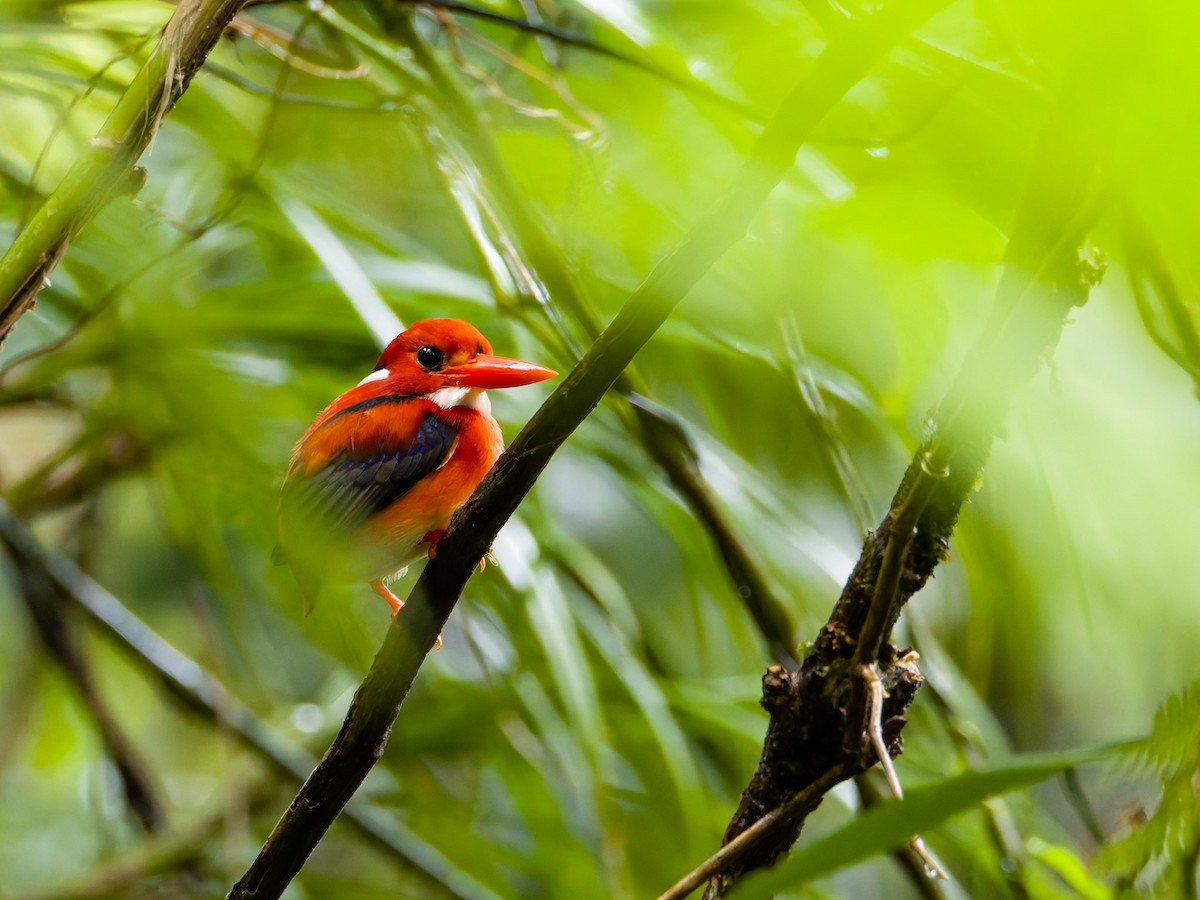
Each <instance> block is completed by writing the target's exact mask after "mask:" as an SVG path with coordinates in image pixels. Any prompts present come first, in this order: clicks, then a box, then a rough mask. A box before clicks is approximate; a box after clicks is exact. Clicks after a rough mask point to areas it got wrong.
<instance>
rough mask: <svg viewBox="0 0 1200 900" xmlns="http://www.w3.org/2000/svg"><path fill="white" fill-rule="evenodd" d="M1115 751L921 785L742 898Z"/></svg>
mask: <svg viewBox="0 0 1200 900" xmlns="http://www.w3.org/2000/svg"><path fill="white" fill-rule="evenodd" d="M1113 752H1114V751H1113V748H1112V747H1104V748H1089V749H1085V750H1074V751H1069V752H1066V753H1048V754H1037V755H1030V756H1024V757H1015V758H1014V759H1012V760H1010V761H1009V762H1007V763H1006V764H1004V765H1001V766H998V767H996V768H994V769H985V770H983V771H978V772H963V773H962V774H959V775H953V776H951V777H949V778H943V779H940V780H938V781H933V782H930V783H929V784H922V785H918V786H917V787H915V788H913V789H912V790H911V791H909V792H908V794H907V795H906V796H905V797H904V799H903V800H897V801H889V802H887V803H882V804H880V805H879V806H877V807H875V808H873V809H870V810H868V811H867V812H865V813H863V814H862V815H861V816H859V817H858V818H857V819H855V820H854V821H853V822H851V823H849V824H848V825H846V826H844V827H842V828H839V829H838V830H837V831H834V832H833V833H831V834H828V835H825V836H824V837H822V838H820V839H819V840H816V841H814V842H813V843H811V844H809V845H808V846H807V847H804V848H802V849H801V850H799V851H797V852H796V853H795V854H793V855H792V857H791V858H790V859H788V860H787V861H786V862H784V863H783V864H781V865H779V866H777V867H776V868H775V869H773V870H771V871H769V872H762V873H759V874H756V875H753V876H751V877H749V878H746V879H745V880H744V881H742V883H741V884H740V885H739V886H738V892H737V895H738V896H742V897H766V896H769V895H770V894H773V893H775V892H777V891H781V890H784V889H788V888H794V887H798V886H800V885H802V884H807V883H808V882H811V881H814V880H816V879H817V878H821V877H824V876H826V875H829V874H831V873H833V872H836V871H837V870H838V869H841V868H844V867H846V866H849V865H853V864H854V863H858V862H862V861H863V860H865V859H869V858H871V857H872V856H875V855H877V854H879V853H885V852H887V851H889V850H891V849H893V848H895V847H900V846H902V845H903V844H905V843H907V842H908V841H909V839H910V838H912V837H913V836H914V835H916V834H920V833H922V832H927V831H930V830H931V829H933V828H936V827H937V826H938V825H940V824H941V823H942V822H944V821H946V820H947V819H948V818H950V817H951V816H953V815H955V814H957V813H960V812H963V811H964V810H967V809H970V808H971V807H973V806H975V805H977V804H979V803H981V802H983V801H984V800H985V799H987V798H988V797H991V796H993V795H994V794H1003V793H1007V792H1008V791H1016V790H1020V789H1022V788H1027V787H1030V786H1031V785H1034V784H1037V783H1038V782H1039V781H1044V780H1045V779H1047V778H1049V777H1050V776H1052V775H1057V774H1058V773H1059V772H1062V771H1063V770H1065V769H1069V768H1072V767H1073V766H1078V765H1082V764H1084V763H1089V762H1096V761H1098V760H1101V759H1104V758H1106V757H1107V756H1109V755H1110V754H1111V753H1113Z"/></svg>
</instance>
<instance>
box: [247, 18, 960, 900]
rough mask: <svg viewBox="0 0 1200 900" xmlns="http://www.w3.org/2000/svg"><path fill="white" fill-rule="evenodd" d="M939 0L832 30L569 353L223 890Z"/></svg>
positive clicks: (281, 844)
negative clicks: (856, 92)
mask: <svg viewBox="0 0 1200 900" xmlns="http://www.w3.org/2000/svg"><path fill="white" fill-rule="evenodd" d="M944 2H945V0H912V2H908V3H903V4H897V5H893V6H889V7H888V8H887V9H886V10H884V11H883V12H882V13H880V14H878V15H876V16H873V17H872V18H871V19H870V20H869V21H868V22H867V23H866V24H865V25H864V26H863V27H862V28H861V30H858V31H856V39H848V40H846V41H842V42H839V44H838V45H837V47H836V48H831V49H830V50H829V51H828V52H826V53H825V54H823V55H822V56H821V57H820V59H819V60H818V61H817V63H816V65H815V66H814V68H813V70H812V72H811V73H810V74H809V75H808V76H806V77H805V78H804V79H803V80H802V81H801V82H800V83H799V84H798V85H797V86H796V87H795V88H794V89H793V90H792V92H791V93H790V94H789V95H788V96H787V98H786V99H785V100H784V102H783V104H782V106H781V107H780V109H779V111H778V112H777V113H776V114H775V116H774V117H773V118H772V120H771V122H770V123H769V124H768V125H767V127H766V128H765V129H764V131H763V133H762V134H761V135H760V137H759V138H758V141H757V142H756V143H755V146H754V149H753V151H752V153H751V155H750V157H749V158H748V159H747V161H746V163H745V165H744V166H743V168H742V170H741V171H740V172H739V174H738V176H737V177H736V178H735V181H734V183H733V185H732V186H731V188H730V189H729V190H728V191H727V192H726V194H725V195H724V198H723V200H722V202H721V203H720V204H719V205H718V206H717V208H716V209H715V210H714V212H713V213H712V214H710V215H709V216H708V217H706V218H704V219H702V220H701V221H700V223H699V224H698V225H696V226H695V227H694V228H693V229H692V230H691V231H690V232H689V233H688V235H687V236H686V237H685V238H684V239H683V241H682V242H681V243H680V244H679V245H678V246H677V247H676V248H675V249H674V251H673V252H671V253H670V254H669V255H668V256H667V257H666V258H665V259H663V261H662V262H660V263H659V264H658V266H656V267H655V269H654V270H653V271H652V272H651V273H650V275H649V276H648V277H647V279H646V280H645V281H644V282H643V283H642V285H641V286H640V287H639V288H638V289H637V290H636V291H635V292H634V293H633V294H632V296H631V297H630V298H629V300H628V301H627V302H626V303H625V305H624V306H623V307H622V308H621V311H620V312H619V313H618V314H617V316H616V318H615V319H614V320H613V321H612V323H611V324H610V325H609V326H608V328H606V329H605V331H604V332H603V333H602V334H601V335H600V337H599V338H598V339H597V340H596V342H595V343H594V344H593V345H592V346H591V348H590V349H589V350H588V351H587V353H585V354H584V356H583V358H582V359H581V360H580V362H579V364H578V365H577V366H576V367H575V368H574V369H573V370H572V372H571V373H570V374H569V375H568V376H567V378H566V379H565V380H564V381H563V383H562V384H561V385H560V386H559V387H558V388H557V389H556V390H555V391H554V393H553V394H551V396H550V397H549V399H548V400H547V401H546V402H545V403H544V404H543V405H542V407H541V409H539V410H538V412H537V413H536V414H535V415H534V417H533V418H532V419H531V420H530V422H529V423H528V424H527V425H526V427H525V428H524V429H523V430H522V432H521V433H520V434H519V435H518V436H517V438H516V440H515V441H514V442H513V444H512V446H511V447H509V448H508V450H506V451H505V452H504V454H503V455H502V456H501V457H500V459H499V460H498V461H497V463H496V465H495V467H494V468H493V469H492V471H491V472H490V473H489V474H488V476H487V477H486V478H485V479H484V481H483V483H482V484H481V485H480V486H479V488H478V489H477V490H476V491H475V493H474V494H473V495H472V498H471V499H470V500H469V501H468V502H467V504H466V505H465V506H464V507H463V508H462V509H460V510H459V511H458V513H457V514H456V515H455V517H454V519H453V521H452V522H451V523H450V527H449V529H448V530H447V532H446V535H445V536H444V537H443V539H442V542H441V544H440V545H439V547H438V555H437V557H436V558H435V559H433V560H432V561H431V562H429V563H428V564H427V565H426V567H425V569H424V571H423V572H422V573H421V576H420V578H419V579H418V581H417V583H416V585H415V586H414V588H413V590H412V593H411V594H410V597H409V602H408V603H406V604H405V605H404V607H403V608H402V609H401V610H400V612H399V613H398V614H397V615H396V617H395V618H394V619H393V622H392V626H391V627H390V628H389V629H388V633H387V636H386V637H385V639H384V642H383V645H382V646H381V648H380V650H379V653H378V654H377V655H376V657H375V661H374V663H373V664H372V666H371V670H370V671H369V672H368V673H367V676H366V678H365V679H364V680H363V682H362V684H361V685H360V686H359V689H358V691H357V692H356V694H355V696H354V699H353V700H352V701H351V704H350V709H349V711H348V713H347V716H346V720H345V722H344V723H343V725H342V730H341V732H340V733H339V734H338V736H337V738H336V739H335V740H334V743H333V745H332V746H331V747H330V748H329V750H328V751H326V753H325V756H324V757H323V758H322V760H321V762H320V763H319V764H318V766H317V768H316V769H315V770H314V771H313V773H312V775H311V776H310V777H309V779H308V780H307V781H306V782H305V784H304V786H303V787H302V788H301V789H300V792H299V794H297V796H296V798H295V799H294V800H293V802H292V804H291V806H289V808H288V809H287V810H286V811H285V812H284V814H283V817H282V818H281V819H280V820H279V822H278V824H277V825H276V826H275V829H274V831H272V833H271V835H270V836H269V837H268V838H267V841H266V843H265V844H264V845H263V849H262V851H261V852H260V853H259V856H258V858H257V859H256V860H255V861H254V863H253V864H252V865H251V866H250V868H249V869H248V870H247V872H246V874H245V875H244V876H243V877H242V879H241V880H240V881H239V882H238V883H237V884H236V885H235V886H234V888H233V890H232V891H231V893H230V895H229V896H230V897H231V898H233V900H248V898H250V897H255V898H273V897H278V896H279V895H280V894H281V893H282V892H283V890H284V888H286V887H287V885H288V883H289V882H290V881H291V879H292V878H293V877H294V876H295V874H296V873H297V872H298V871H299V870H300V868H301V867H302V866H303V864H304V862H305V860H306V859H307V858H308V856H309V854H310V853H312V850H313V848H315V847H316V845H317V843H318V842H319V841H320V840H321V838H322V836H323V835H324V833H325V831H326V830H327V829H328V828H329V826H330V824H331V823H332V822H333V820H334V818H336V816H337V815H338V813H339V812H340V811H341V809H342V808H343V807H344V806H345V804H346V803H347V802H348V801H349V799H350V797H352V796H353V794H354V792H355V791H356V790H357V789H358V786H359V784H361V783H362V780H363V779H364V778H365V777H366V775H367V773H368V772H369V771H370V770H371V768H372V766H374V764H375V762H376V761H377V760H378V759H379V757H380V756H381V755H382V754H383V752H384V749H385V748H386V745H387V740H388V736H389V734H390V732H391V727H392V723H393V722H394V721H395V718H396V715H397V714H398V713H399V710H400V705H401V703H403V701H404V698H405V696H406V695H407V694H408V691H409V689H410V688H411V686H412V681H413V679H414V677H415V676H416V673H417V670H418V669H419V668H420V665H421V663H422V661H423V660H424V658H425V656H426V654H428V653H429V651H430V649H431V648H432V647H433V644H434V641H435V640H436V639H437V636H438V634H440V633H441V631H442V628H443V626H444V625H445V622H446V620H447V618H448V617H449V615H450V613H451V611H452V610H453V609H454V605H455V604H456V603H457V601H458V598H459V595H460V594H461V593H462V590H463V587H464V586H465V585H466V582H467V579H468V578H469V577H470V576H471V574H472V573H473V572H474V570H475V567H476V564H477V563H478V561H479V559H480V558H481V557H482V556H483V555H484V553H485V552H486V551H487V549H488V547H489V546H490V545H491V543H492V540H493V539H494V538H495V536H496V534H497V532H498V531H499V530H500V527H501V526H502V525H503V524H504V523H505V521H507V519H508V518H509V516H511V515H512V513H513V511H514V510H515V509H516V507H517V505H518V504H519V503H520V502H521V500H522V499H523V498H524V496H525V495H526V494H527V493H528V492H529V490H530V489H531V488H532V486H533V483H534V482H535V481H536V479H537V477H538V476H539V475H540V474H541V471H542V469H543V468H544V467H545V466H546V464H547V463H548V462H549V460H550V457H551V456H552V455H553V453H554V451H555V450H557V449H558V447H559V446H561V445H562V443H563V441H565V440H566V439H567V437H568V436H569V435H570V434H571V432H572V431H574V429H575V428H576V427H577V426H578V425H579V424H580V423H581V422H582V421H583V420H584V418H586V417H587V415H588V414H589V413H590V412H591V411H592V409H593V408H594V407H595V406H596V404H597V403H599V402H600V400H601V399H602V397H603V396H604V393H605V392H606V391H607V390H608V388H609V387H610V386H611V385H612V384H613V382H614V381H615V380H616V379H617V378H618V377H619V375H620V374H621V372H622V371H623V370H624V369H625V367H626V366H627V365H628V364H629V362H630V360H632V358H633V356H634V354H635V353H636V352H637V351H638V350H640V349H641V347H642V346H643V345H644V344H645V343H646V341H647V340H649V338H650V337H651V336H652V335H653V334H654V332H655V331H656V330H657V329H658V327H659V326H660V325H661V324H662V322H663V321H664V320H665V318H666V317H667V315H668V314H669V313H670V312H671V310H672V309H673V308H674V307H675V305H676V304H677V303H679V301H680V300H681V299H682V298H683V297H684V295H685V294H686V293H687V292H688V291H689V290H690V289H691V288H692V286H693V285H694V284H695V283H696V282H697V281H698V280H699V279H700V277H701V276H702V275H703V274H704V273H705V272H706V271H707V270H708V269H709V267H710V266H711V265H712V264H713V263H714V261H715V260H716V259H717V258H718V257H719V256H720V255H721V254H722V253H724V251H725V250H726V249H728V248H729V246H730V245H732V244H733V243H734V242H735V241H737V240H738V239H739V238H741V237H742V236H743V235H744V234H745V232H746V229H747V228H748V226H749V224H750V221H751V219H752V217H753V216H754V214H755V212H756V211H757V210H758V208H759V206H760V205H761V203H762V202H763V200H764V199H765V198H766V197H767V195H768V194H769V193H770V192H771V190H772V189H773V188H774V187H775V185H776V184H777V183H778V182H779V180H780V179H781V178H782V177H783V176H784V175H785V174H786V173H787V172H788V171H789V170H790V169H791V167H792V163H793V160H794V159H795V156H796V152H797V151H798V150H799V148H800V146H801V144H802V143H803V142H804V141H805V140H806V139H807V138H808V137H809V135H810V134H811V132H812V129H813V127H814V126H815V125H816V124H817V123H818V122H819V121H820V120H821V119H822V118H823V117H824V116H825V114H826V113H827V112H828V111H829V109H830V108H832V107H833V105H834V104H836V103H837V102H838V100H839V99H840V98H841V97H842V95H843V94H844V93H845V92H846V91H847V90H849V89H850V87H852V86H853V85H854V84H855V83H857V82H858V81H859V80H860V79H861V78H862V77H863V75H864V74H865V73H866V72H867V71H868V70H869V69H870V68H871V67H872V66H873V65H874V64H875V62H876V61H877V60H878V59H879V57H880V56H881V55H882V54H883V53H885V52H886V51H887V50H888V49H889V48H891V47H892V46H893V45H894V43H895V42H896V41H897V40H898V39H899V38H900V37H902V36H903V35H904V34H907V33H908V31H909V30H911V28H913V27H915V25H916V24H917V23H919V22H920V21H923V20H924V18H925V17H927V16H929V15H932V14H933V12H935V11H936V10H937V9H939V8H940V7H941V6H942V5H943V3H944Z"/></svg>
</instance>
